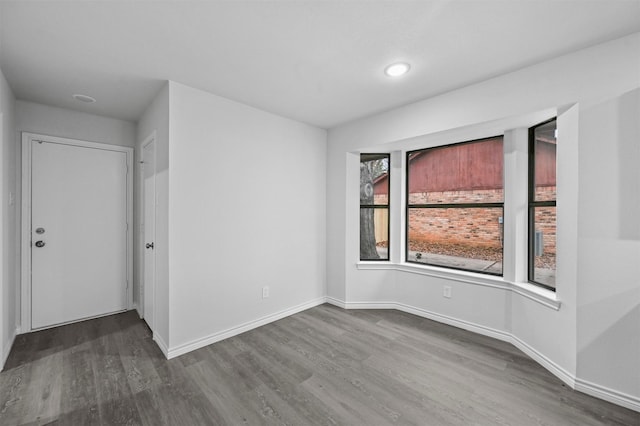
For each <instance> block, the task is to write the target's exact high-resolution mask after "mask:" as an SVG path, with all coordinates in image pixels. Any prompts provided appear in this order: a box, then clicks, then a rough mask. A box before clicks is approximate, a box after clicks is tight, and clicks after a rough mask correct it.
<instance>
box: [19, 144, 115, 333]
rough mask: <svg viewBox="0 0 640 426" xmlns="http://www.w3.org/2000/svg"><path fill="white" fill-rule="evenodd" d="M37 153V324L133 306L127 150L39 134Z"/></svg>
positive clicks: (33, 228) (33, 301)
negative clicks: (129, 295)
mask: <svg viewBox="0 0 640 426" xmlns="http://www.w3.org/2000/svg"><path fill="white" fill-rule="evenodd" d="M31 152H32V156H31V161H32V163H31V173H32V179H31V202H32V209H31V241H32V245H31V328H32V329H36V328H41V327H48V326H52V325H56V324H62V323H66V322H71V321H77V320H81V319H84V318H90V317H95V316H99V315H105V314H109V313H113V312H118V311H122V310H124V309H126V305H127V290H126V288H127V155H126V153H125V152H122V151H115V150H114V151H112V150H108V149H97V148H90V147H84V146H77V145H72V144H65V143H54V142H48V141H44V142H43V141H35V140H32V141H31Z"/></svg>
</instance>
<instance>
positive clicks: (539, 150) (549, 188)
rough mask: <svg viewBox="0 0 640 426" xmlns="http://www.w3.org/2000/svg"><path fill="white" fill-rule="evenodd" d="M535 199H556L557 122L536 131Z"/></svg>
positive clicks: (540, 127) (537, 128) (544, 125)
mask: <svg viewBox="0 0 640 426" xmlns="http://www.w3.org/2000/svg"><path fill="white" fill-rule="evenodd" d="M534 138H535V146H534V150H535V169H536V170H535V187H536V192H535V198H534V201H554V200H555V199H556V146H557V144H556V121H555V120H553V121H550V122H549V123H546V124H543V125H541V126H538V127H536V128H535V129H534Z"/></svg>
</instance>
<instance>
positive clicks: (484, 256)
mask: <svg viewBox="0 0 640 426" xmlns="http://www.w3.org/2000/svg"><path fill="white" fill-rule="evenodd" d="M502 215H503V212H502V208H501V207H498V208H489V207H479V208H410V209H409V219H408V221H409V235H408V237H407V239H408V247H409V250H408V253H407V260H408V261H410V262H420V263H425V264H429V265H437V266H446V267H451V268H458V269H466V270H470V271H479V272H485V273H489V274H496V275H501V274H502V241H503V240H502V235H503V234H502V232H503V225H502V222H503V221H502Z"/></svg>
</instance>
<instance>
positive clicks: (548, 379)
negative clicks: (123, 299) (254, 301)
mask: <svg viewBox="0 0 640 426" xmlns="http://www.w3.org/2000/svg"><path fill="white" fill-rule="evenodd" d="M0 424H1V425H3V426H7V425H36V424H54V425H91V424H102V425H112V424H130V425H137V424H144V425H153V426H157V425H243V424H246V425H260V424H291V425H316V424H318V425H369V426H371V425H386V424H403V425H405V424H411V425H438V426H439V425H517V426H525V425H580V426H588V425H629V426H631V425H640V413H636V412H634V411H631V410H627V409H625V408H621V407H618V406H616V405H613V404H609V403H607V402H604V401H601V400H598V399H595V398H592V397H589V396H587V395H585V394H582V393H579V392H575V391H572V390H571V389H569V388H567V387H566V386H564V385H563V384H562V383H561V382H560V381H559V380H558V379H556V378H555V377H554V376H553V375H551V374H550V373H549V372H547V371H546V370H545V369H543V368H542V367H541V366H539V365H538V364H537V363H535V362H534V361H532V360H531V359H529V358H528V357H527V356H525V355H524V354H523V353H521V352H520V351H519V350H518V349H516V348H515V347H513V346H512V345H510V344H507V343H504V342H500V341H496V340H494V339H491V338H488V337H484V336H479V335H476V334H473V333H470V332H466V331H464V330H460V329H457V328H454V327H449V326H446V325H443V324H439V323H436V322H433V321H430V320H427V319H424V318H420V317H416V316H413V315H409V314H405V313H402V312H399V311H386V310H385V311H381V310H362V311H361V310H354V311H345V310H342V309H340V308H336V307H333V306H330V305H322V306H318V307H316V308H313V309H309V310H307V311H304V312H301V313H299V314H296V315H293V316H291V317H288V318H285V319H282V320H280V321H277V322H274V323H272V324H269V325H266V326H263V327H260V328H258V329H255V330H253V331H250V332H247V333H244V334H242V335H239V336H236V337H233V338H230V339H227V340H225V341H222V342H219V343H216V344H213V345H210V346H207V347H205V348H202V349H199V350H197V351H194V352H191V353H188V354H186V355H183V356H181V357H178V358H175V359H172V360H170V361H167V360H165V359H164V357H163V356H162V354H161V352H160V350H159V349H158V348H157V347H156V345H155V343H154V342H153V341H152V340H151V335H150V331H149V329H148V328H147V327H146V325H145V324H144V322H143V321H142V320H140V319H139V318H138V316H137V314H136V313H135V312H127V313H124V314H119V315H113V316H110V317H105V318H100V319H96V320H91V321H85V322H82V323H78V324H72V325H67V326H63V327H59V328H55V329H50V330H44V331H40V332H36V333H31V334H27V335H21V336H18V337H17V339H16V342H15V345H14V347H13V349H12V351H11V354H10V356H9V359H8V361H7V365H6V367H5V370H4V371H3V372H2V373H0Z"/></svg>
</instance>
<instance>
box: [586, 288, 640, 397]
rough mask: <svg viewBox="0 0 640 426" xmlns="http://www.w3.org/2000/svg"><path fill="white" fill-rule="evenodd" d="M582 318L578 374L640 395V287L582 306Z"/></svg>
mask: <svg viewBox="0 0 640 426" xmlns="http://www.w3.org/2000/svg"><path fill="white" fill-rule="evenodd" d="M602 285H606V283H604V282H603V283H602ZM614 307H615V309H614ZM578 318H579V321H578V324H579V327H580V328H579V330H578V358H577V366H578V371H577V376H578V377H580V378H581V379H583V380H587V381H589V382H593V383H598V384H600V385H602V386H605V387H606V386H608V385H611V386H612V387H613V386H614V385H615V388H616V389H618V390H620V391H622V392H626V393H628V394H630V395H633V396H635V397H640V362H639V360H640V287H636V288H633V289H630V290H627V291H624V292H622V293H618V294H616V295H613V296H611V297H608V298H606V299H603V300H598V301H596V302H593V303H589V304H586V305H584V306H579V307H578Z"/></svg>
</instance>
